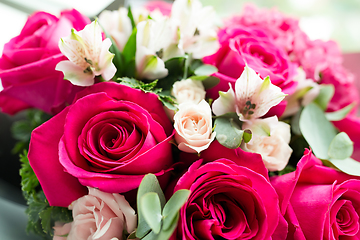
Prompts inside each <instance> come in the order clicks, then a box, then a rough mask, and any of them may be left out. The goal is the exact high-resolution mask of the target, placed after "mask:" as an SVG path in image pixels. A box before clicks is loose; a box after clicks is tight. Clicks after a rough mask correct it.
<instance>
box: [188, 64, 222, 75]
mask: <svg viewBox="0 0 360 240" xmlns="http://www.w3.org/2000/svg"><path fill="white" fill-rule="evenodd" d="M217 71H218V69H217V68H216V67H215V66H213V65H209V64H204V65H201V66H200V67H198V68H196V69H195V71H194V73H195V75H197V76H204V75H206V76H210V75H211V74H213V73H216V72H217Z"/></svg>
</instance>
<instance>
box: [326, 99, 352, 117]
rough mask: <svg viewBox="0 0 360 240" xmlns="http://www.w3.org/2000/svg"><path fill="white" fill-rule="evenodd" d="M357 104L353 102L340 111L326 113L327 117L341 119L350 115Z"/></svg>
mask: <svg viewBox="0 0 360 240" xmlns="http://www.w3.org/2000/svg"><path fill="white" fill-rule="evenodd" d="M355 105H356V104H355V103H351V104H349V105H347V106H346V107H344V108H342V109H340V110H338V111H335V112H328V113H325V117H326V119H327V120H329V121H340V120H342V119H344V118H345V117H346V115H348V113H349V112H350V111H351V110H352V109H353V108H354V107H355Z"/></svg>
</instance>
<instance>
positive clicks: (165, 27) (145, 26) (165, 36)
mask: <svg viewBox="0 0 360 240" xmlns="http://www.w3.org/2000/svg"><path fill="white" fill-rule="evenodd" d="M175 38H176V33H174V30H173V28H172V27H171V24H170V22H169V21H168V19H164V20H163V21H153V20H150V19H148V20H146V21H142V22H140V23H139V24H138V25H137V34H136V54H135V63H136V70H137V73H138V77H139V78H146V79H156V78H163V77H165V76H167V74H168V70H167V69H166V68H165V64H164V61H166V60H167V59H170V58H172V57H177V56H181V55H183V53H182V52H181V50H180V49H179V48H178V47H177V46H176V44H174V39H175Z"/></svg>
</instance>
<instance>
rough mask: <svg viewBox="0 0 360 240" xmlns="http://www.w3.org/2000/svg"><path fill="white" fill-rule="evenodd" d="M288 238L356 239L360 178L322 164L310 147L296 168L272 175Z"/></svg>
mask: <svg viewBox="0 0 360 240" xmlns="http://www.w3.org/2000/svg"><path fill="white" fill-rule="evenodd" d="M271 183H272V184H273V186H274V187H275V189H276V191H277V192H278V195H279V198H280V209H281V213H282V214H283V215H284V216H285V219H286V220H287V221H288V225H289V228H288V236H287V239H359V238H360V231H359V229H360V221H359V216H360V209H359V206H360V180H359V178H357V177H354V176H349V175H347V174H345V173H342V172H339V171H337V170H335V169H332V168H329V167H325V166H323V165H322V163H321V161H320V160H319V159H317V158H316V157H315V156H314V155H312V153H311V152H310V151H309V150H306V151H305V155H304V156H303V158H302V159H301V160H300V162H299V163H298V165H297V169H296V171H295V172H292V173H289V174H285V175H282V176H278V177H273V178H271Z"/></svg>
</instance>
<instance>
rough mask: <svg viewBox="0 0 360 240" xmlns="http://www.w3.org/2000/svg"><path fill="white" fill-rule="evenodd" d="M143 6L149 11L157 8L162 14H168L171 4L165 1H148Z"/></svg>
mask: <svg viewBox="0 0 360 240" xmlns="http://www.w3.org/2000/svg"><path fill="white" fill-rule="evenodd" d="M145 8H146V9H147V10H149V11H151V12H152V11H154V10H159V11H160V12H161V13H162V14H163V15H164V16H170V14H171V8H172V4H171V3H168V2H165V1H148V2H147V3H146V4H145Z"/></svg>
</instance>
